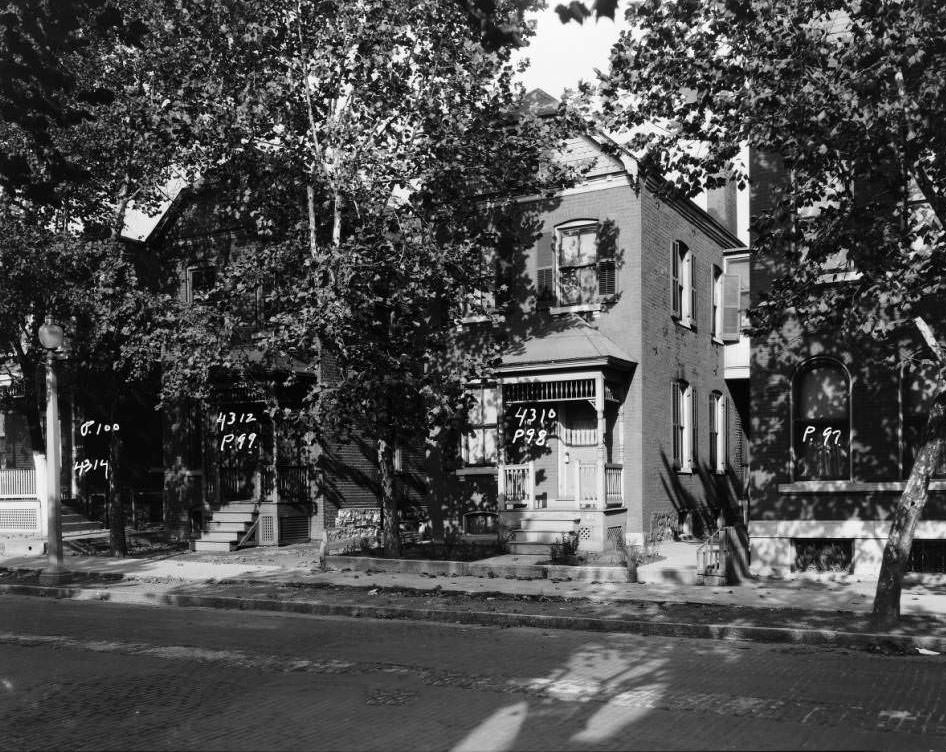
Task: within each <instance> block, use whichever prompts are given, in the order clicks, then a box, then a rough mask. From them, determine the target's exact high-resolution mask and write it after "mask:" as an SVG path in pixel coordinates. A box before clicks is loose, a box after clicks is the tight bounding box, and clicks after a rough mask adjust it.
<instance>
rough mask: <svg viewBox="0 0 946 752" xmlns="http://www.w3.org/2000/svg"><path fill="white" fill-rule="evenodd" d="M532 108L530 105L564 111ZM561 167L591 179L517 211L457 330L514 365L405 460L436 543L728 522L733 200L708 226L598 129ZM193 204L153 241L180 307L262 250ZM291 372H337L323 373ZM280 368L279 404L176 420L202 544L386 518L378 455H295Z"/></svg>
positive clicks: (734, 502)
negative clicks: (446, 438)
mask: <svg viewBox="0 0 946 752" xmlns="http://www.w3.org/2000/svg"><path fill="white" fill-rule="evenodd" d="M530 96H531V101H532V103H533V105H534V106H536V107H537V108H539V109H540V110H541V109H543V108H544V109H551V108H552V107H554V105H555V104H556V103H555V102H554V100H552V99H551V98H550V97H548V95H545V94H544V93H541V92H534V93H533V94H532V95H530ZM563 158H564V159H566V160H567V161H568V162H570V163H572V164H575V165H578V166H581V167H583V168H584V172H583V177H582V180H581V182H580V183H579V184H578V185H576V186H575V187H573V188H570V189H568V190H565V191H562V192H561V193H560V194H558V195H557V196H555V197H554V199H552V200H548V199H544V198H538V197H534V198H532V197H523V198H522V199H521V200H520V206H521V207H522V214H523V216H524V217H529V222H530V224H529V228H528V229H529V231H528V232H527V233H525V235H524V237H525V238H526V240H525V241H522V239H521V238H520V242H519V244H518V245H516V249H517V250H516V253H517V255H516V258H504V257H503V255H502V253H503V252H502V251H500V252H499V255H498V257H497V259H496V263H497V267H498V268H499V269H500V270H501V273H502V274H503V275H504V278H505V280H506V281H507V283H510V284H511V286H512V288H513V289H512V290H510V294H509V295H508V296H507V299H506V300H504V301H497V303H496V310H495V313H494V315H491V316H485V317H479V318H476V317H471V318H468V319H465V320H463V321H462V322H460V324H459V325H460V326H464V327H469V328H470V329H471V330H473V331H475V329H476V328H477V327H493V326H498V327H500V328H501V331H502V333H503V335H504V336H505V337H506V339H507V341H508V347H507V350H506V353H505V355H504V356H503V358H502V360H501V363H500V364H499V366H498V367H497V368H496V369H495V370H494V371H493V372H492V373H489V374H484V375H483V379H482V380H481V381H480V382H479V383H477V384H474V385H470V388H471V390H473V391H474V393H475V396H476V407H475V409H474V410H473V412H472V414H471V415H470V421H469V430H468V431H466V432H465V433H464V434H463V435H461V436H457V450H456V453H455V456H446V457H440V456H438V455H435V454H430V453H429V452H422V451H420V449H419V447H420V446H421V445H422V444H423V443H424V442H423V439H424V437H421V436H418V437H417V442H416V444H413V445H412V446H408V447H403V448H401V449H400V450H399V451H398V452H397V455H396V459H395V466H396V467H395V469H396V472H397V474H398V480H399V482H398V489H399V490H398V493H399V495H400V497H401V500H402V503H403V505H404V507H405V509H406V508H408V507H410V509H411V515H412V516H416V517H419V518H422V519H425V520H426V519H428V518H429V522H430V529H431V530H432V531H433V533H434V535H435V537H439V536H441V535H447V536H450V535H455V534H462V535H468V536H476V535H480V534H487V535H491V536H493V537H494V538H495V535H496V521H497V518H498V517H501V518H502V520H503V523H504V525H505V528H506V529H507V530H509V531H511V532H512V533H513V536H514V537H513V543H514V544H515V545H518V546H521V547H524V548H526V549H527V548H528V547H529V544H539V545H547V544H548V543H550V542H552V541H554V540H560V539H561V535H562V533H567V532H576V533H577V534H578V537H579V542H580V545H581V546H582V547H583V549H584V550H595V551H600V550H604V549H607V548H609V547H615V546H618V545H620V544H621V542H622V541H627V542H628V543H641V542H642V540H643V538H644V535H645V534H646V533H647V531H648V530H649V529H650V527H651V525H652V524H653V523H654V521H655V520H658V519H659V518H661V517H663V518H664V519H665V520H669V522H670V523H671V524H676V523H677V522H682V521H683V520H684V519H685V518H687V517H689V518H690V520H691V522H692V524H693V525H694V526H695V527H697V528H699V527H700V526H702V528H703V529H707V528H708V529H715V527H716V524H717V520H718V519H719V517H720V516H722V517H723V518H725V519H726V520H727V521H728V522H735V521H736V520H737V519H738V518H739V516H740V510H739V506H738V501H739V499H740V498H741V497H742V496H743V492H742V489H743V484H744V477H745V465H746V462H747V459H748V458H747V452H746V450H745V444H746V442H745V438H744V435H743V429H742V426H743V425H744V423H745V408H746V403H747V396H748V390H747V389H746V388H745V384H746V382H747V376H748V374H747V372H746V369H745V364H744V363H743V362H742V361H741V360H739V357H740V356H738V355H737V354H736V353H735V351H734V350H733V348H736V349H738V348H739V347H742V348H743V350H746V348H745V346H744V342H743V341H742V340H741V339H740V331H739V330H740V316H741V313H740V311H741V309H743V308H744V299H743V297H742V296H740V288H739V284H740V280H743V283H744V282H745V281H747V280H746V276H747V275H746V274H745V273H743V272H740V271H739V269H740V268H741V267H740V266H739V265H740V264H743V265H744V263H745V259H746V258H747V256H746V255H745V252H744V250H740V245H741V244H740V242H739V240H738V239H737V237H736V236H735V235H734V233H733V231H732V230H731V229H729V228H728V227H727V225H728V226H729V227H731V226H732V222H733V218H732V217H727V216H726V202H725V201H721V202H717V204H716V209H718V210H719V212H718V213H719V216H720V219H714V218H713V217H712V216H710V214H708V213H707V212H704V211H703V210H701V209H700V208H698V207H697V206H696V205H695V204H693V203H692V202H690V201H688V200H684V199H673V200H666V199H660V198H658V197H657V195H656V188H657V187H658V183H657V181H658V178H657V177H656V176H651V175H646V174H641V173H639V170H638V164H637V162H636V161H635V160H634V158H633V157H632V156H631V155H630V154H628V153H626V152H625V151H624V150H622V149H621V148H620V147H618V146H617V145H615V144H613V143H611V142H610V141H608V140H607V139H606V138H604V137H579V138H574V139H571V141H570V142H569V145H568V148H567V150H566V152H565V153H564V155H563ZM201 196H202V194H200V193H196V192H184V193H182V195H181V196H180V197H179V199H178V200H177V201H176V202H175V207H174V210H172V211H171V212H169V213H168V215H167V217H166V218H165V219H164V220H162V222H160V223H159V224H158V226H157V228H156V229H155V231H154V232H153V233H152V236H151V237H150V238H149V239H148V241H147V242H148V244H149V247H152V248H153V249H155V250H156V251H160V249H165V250H169V249H174V250H175V251H176V252H177V253H179V254H180V255H181V257H182V258H183V259H184V261H183V262H182V263H181V266H180V269H179V272H180V288H181V295H182V296H184V297H185V298H186V297H188V296H193V295H194V294H195V293H196V292H198V291H199V290H200V289H201V287H204V286H207V285H208V284H209V282H210V281H211V280H212V279H213V275H214V274H215V267H216V263H217V259H219V258H221V257H222V256H223V255H226V254H228V253H232V252H236V250H237V249H238V248H239V247H240V246H241V245H243V244H246V243H250V242H253V241H252V240H251V239H249V238H248V237H247V236H246V234H245V233H244V232H243V229H242V228H241V227H239V226H237V225H235V224H232V223H231V224H230V225H227V224H226V223H225V222H223V221H222V220H220V221H218V220H216V219H215V218H214V217H213V216H212V209H210V206H211V204H212V202H202V198H201ZM729 203H730V204H731V203H732V202H731V201H730V202H729ZM720 207H722V208H721V209H720ZM714 210H715V209H714ZM513 245H515V244H513ZM482 295H483V296H484V297H483V300H493V299H494V296H493V294H492V292H491V291H483V293H482ZM727 341H728V342H731V343H732V344H731V345H729V346H727V345H726V342H727ZM740 352H742V351H740ZM293 368H294V369H295V370H296V371H297V372H298V373H300V374H302V375H303V376H304V378H307V379H319V380H330V379H331V378H332V373H331V370H332V366H331V363H330V362H329V361H325V362H323V363H313V364H296V365H295V366H293ZM270 377H271V378H270V381H272V382H273V383H275V384H277V387H276V393H274V392H273V391H272V389H273V387H268V389H270V391H269V392H266V391H265V390H263V389H262V388H261V387H259V386H258V385H253V384H241V385H233V384H227V383H221V384H220V385H219V389H218V392H217V396H216V397H215V398H214V400H212V401H211V403H210V404H208V405H203V406H201V405H197V404H193V405H182V406H180V409H179V410H177V411H172V412H169V413H168V415H167V422H166V442H165V464H166V469H165V490H166V496H167V501H168V504H169V505H170V506H171V507H172V508H173V509H174V510H175V511H174V513H173V514H172V516H173V517H174V518H175V519H176V520H178V524H179V526H181V527H187V525H188V524H192V525H193V526H194V530H195V531H196V530H197V529H198V528H199V529H202V530H203V532H204V534H203V536H202V539H201V541H199V542H198V544H197V545H198V546H199V547H207V548H230V547H232V546H233V545H235V543H236V542H237V541H238V540H239V539H241V538H243V537H244V536H245V535H246V534H247V533H248V532H250V530H251V525H255V528H254V529H253V531H252V537H251V538H250V540H256V541H258V542H260V543H269V544H273V543H279V542H284V541H289V540H300V539H304V538H307V537H311V538H320V537H322V536H323V535H328V536H329V537H330V538H332V539H337V538H343V537H345V535H346V534H348V533H351V532H353V531H356V530H365V529H367V528H368V527H370V526H371V525H375V524H377V522H378V509H379V503H378V495H379V487H378V475H377V469H376V467H375V464H374V461H373V456H374V451H373V448H372V447H370V446H362V445H360V444H358V443H357V442H355V443H351V444H343V443H339V444H337V445H332V446H320V447H312V448H310V449H307V450H305V451H303V452H300V450H298V449H295V448H293V447H294V446H295V445H294V444H293V443H292V442H289V441H283V440H281V436H282V434H281V428H280V426H279V425H274V423H273V420H272V419H271V418H269V416H268V415H267V414H266V413H265V411H263V410H262V408H263V407H264V406H265V405H266V404H267V402H266V400H269V404H272V403H273V401H274V400H275V402H276V403H277V404H278V405H279V406H281V407H286V406H289V407H291V406H292V405H293V399H298V397H297V396H296V397H293V395H292V394H289V393H287V394H279V393H278V391H279V390H278V382H279V374H277V373H272V374H270ZM237 429H239V430H237ZM234 433H236V434H240V433H245V434H247V435H248V434H249V433H256V434H258V441H255V442H254V445H253V450H252V452H251V451H248V450H240V451H237V450H236V449H235V448H234V446H233V441H230V442H226V441H225V438H224V437H225V435H227V434H234Z"/></svg>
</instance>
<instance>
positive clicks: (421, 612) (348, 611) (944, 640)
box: [0, 585, 946, 653]
mask: <svg viewBox="0 0 946 752" xmlns="http://www.w3.org/2000/svg"><path fill="white" fill-rule="evenodd" d="M0 593H9V594H11V595H28V596H38V597H41V598H57V599H69V600H92V601H108V602H111V603H121V604H126V605H149V606H161V605H164V606H177V607H183V608H216V609H226V610H237V611H271V612H280V613H291V614H303V615H309V616H343V617H353V618H369V619H409V620H416V621H430V622H441V623H448V624H471V625H477V626H494V627H535V628H539V629H571V630H580V631H589V632H616V633H623V634H637V635H645V636H653V637H687V638H696V639H709V640H740V641H748V642H768V643H782V644H785V643H789V644H795V645H820V646H831V647H845V648H855V649H860V650H868V649H877V648H878V646H881V647H884V648H888V649H889V648H894V649H899V650H902V651H904V652H910V651H914V650H915V649H916V648H925V649H927V650H935V651H936V652H938V653H946V637H932V636H919V635H918V636H910V635H899V634H889V633H874V632H842V631H837V630H831V629H800V628H795V627H758V626H733V625H730V624H686V623H675V622H652V621H639V620H629V619H601V618H595V617H587V616H548V615H545V614H518V613H508V612H498V611H447V610H442V609H424V608H402V607H400V606H370V605H355V604H328V603H312V602H306V601H281V600H274V599H268V598H234V597H229V596H216V595H184V594H176V593H148V592H145V593H129V592H122V591H113V590H107V589H101V590H96V589H93V588H81V587H42V586H39V585H0Z"/></svg>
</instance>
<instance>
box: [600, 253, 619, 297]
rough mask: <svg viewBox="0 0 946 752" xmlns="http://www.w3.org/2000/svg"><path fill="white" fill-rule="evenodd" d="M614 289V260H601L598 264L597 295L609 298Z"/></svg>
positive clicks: (615, 287)
mask: <svg viewBox="0 0 946 752" xmlns="http://www.w3.org/2000/svg"><path fill="white" fill-rule="evenodd" d="M616 289H617V285H616V283H615V279H614V259H601V260H600V261H599V262H598V295H601V296H611V295H614V293H615V291H616Z"/></svg>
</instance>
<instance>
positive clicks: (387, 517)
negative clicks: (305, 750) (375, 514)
mask: <svg viewBox="0 0 946 752" xmlns="http://www.w3.org/2000/svg"><path fill="white" fill-rule="evenodd" d="M378 470H379V471H380V474H381V510H382V511H381V517H382V520H383V522H384V528H383V531H382V543H383V545H384V555H385V556H386V557H388V558H394V559H396V558H397V557H399V556H400V555H401V536H400V535H399V529H398V528H399V526H398V522H399V518H398V511H397V499H395V498H394V447H393V446H392V445H391V442H389V441H387V440H386V439H378Z"/></svg>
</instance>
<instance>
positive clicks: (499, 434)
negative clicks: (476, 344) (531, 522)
mask: <svg viewBox="0 0 946 752" xmlns="http://www.w3.org/2000/svg"><path fill="white" fill-rule="evenodd" d="M504 410H505V405H504V404H503V380H502V379H496V507H497V509H498V510H502V509H505V508H506V437H505V434H504V432H503V424H504V422H505V421H504V420H503V413H504Z"/></svg>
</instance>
